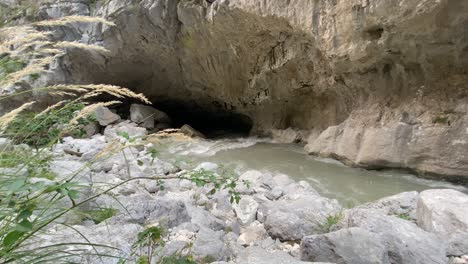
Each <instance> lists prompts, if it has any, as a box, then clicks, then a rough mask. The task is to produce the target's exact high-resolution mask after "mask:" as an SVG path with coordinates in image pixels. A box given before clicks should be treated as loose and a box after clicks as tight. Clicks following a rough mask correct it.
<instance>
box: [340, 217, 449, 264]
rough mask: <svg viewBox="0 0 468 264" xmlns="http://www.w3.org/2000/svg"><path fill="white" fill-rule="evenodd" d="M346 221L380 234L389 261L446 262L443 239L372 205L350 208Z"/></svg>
mask: <svg viewBox="0 0 468 264" xmlns="http://www.w3.org/2000/svg"><path fill="white" fill-rule="evenodd" d="M344 221H345V222H346V223H347V226H348V227H360V228H363V229H365V230H367V231H370V232H373V233H376V234H378V235H380V236H381V237H382V239H383V241H384V244H385V245H386V247H387V249H388V256H389V259H390V263H415V264H425V263H440V264H442V263H446V262H447V258H446V256H445V249H446V247H445V244H444V242H443V241H442V240H440V239H439V238H438V237H437V236H436V235H434V234H431V233H429V232H426V231H424V230H422V229H421V228H419V227H418V226H417V225H416V224H414V223H412V222H410V221H407V220H403V219H400V218H398V217H395V216H388V215H385V214H383V213H382V212H381V211H378V210H370V209H351V210H349V211H347V212H346V217H345V220H344Z"/></svg>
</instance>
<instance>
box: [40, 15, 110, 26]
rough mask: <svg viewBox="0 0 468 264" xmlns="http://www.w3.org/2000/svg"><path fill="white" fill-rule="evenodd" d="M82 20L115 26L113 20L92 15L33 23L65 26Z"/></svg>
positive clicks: (83, 21)
mask: <svg viewBox="0 0 468 264" xmlns="http://www.w3.org/2000/svg"><path fill="white" fill-rule="evenodd" d="M76 22H82V23H102V24H104V25H107V26H115V24H114V23H113V22H111V21H108V20H106V19H104V18H102V17H91V16H66V17H61V18H59V19H55V20H48V21H39V22H36V23H33V25H36V26H65V25H68V24H71V23H76Z"/></svg>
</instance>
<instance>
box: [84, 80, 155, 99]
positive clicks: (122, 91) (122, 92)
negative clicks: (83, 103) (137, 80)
mask: <svg viewBox="0 0 468 264" xmlns="http://www.w3.org/2000/svg"><path fill="white" fill-rule="evenodd" d="M80 87H82V88H85V89H89V90H92V91H95V92H102V93H107V94H110V95H113V96H115V97H117V98H125V97H128V98H133V99H137V100H140V101H142V102H144V103H146V104H151V102H150V101H149V100H148V98H146V97H145V96H144V95H143V94H137V93H135V92H133V91H131V90H129V89H127V88H123V87H120V86H115V85H106V84H89V85H81V86H80Z"/></svg>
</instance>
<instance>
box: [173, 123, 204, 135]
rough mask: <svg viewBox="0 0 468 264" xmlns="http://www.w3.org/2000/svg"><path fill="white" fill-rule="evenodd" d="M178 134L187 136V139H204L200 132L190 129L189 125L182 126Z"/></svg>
mask: <svg viewBox="0 0 468 264" xmlns="http://www.w3.org/2000/svg"><path fill="white" fill-rule="evenodd" d="M179 132H180V133H182V134H184V135H186V136H188V137H193V138H196V137H198V138H205V135H203V133H201V132H200V131H198V130H196V129H195V128H193V127H191V126H190V125H187V124H186V125H183V126H182V127H181V128H180V129H179Z"/></svg>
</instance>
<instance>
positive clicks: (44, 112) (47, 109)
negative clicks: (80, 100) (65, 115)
mask: <svg viewBox="0 0 468 264" xmlns="http://www.w3.org/2000/svg"><path fill="white" fill-rule="evenodd" d="M67 102H68V100H63V101H60V102H58V103H56V104H53V105H51V106H49V107H47V108H46V109H44V110H43V111H42V112H40V113H39V114H37V115H36V116H35V118H37V117H39V116H43V115H45V114H47V113H49V112H50V111H52V110H55V109H57V108H59V107H61V106H62V105H64V104H65V103H67Z"/></svg>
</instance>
